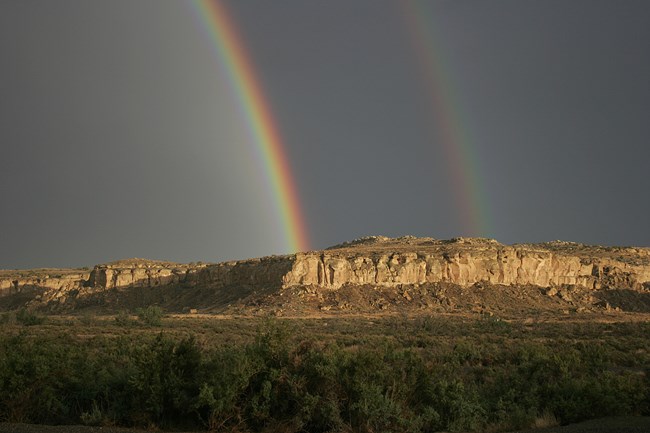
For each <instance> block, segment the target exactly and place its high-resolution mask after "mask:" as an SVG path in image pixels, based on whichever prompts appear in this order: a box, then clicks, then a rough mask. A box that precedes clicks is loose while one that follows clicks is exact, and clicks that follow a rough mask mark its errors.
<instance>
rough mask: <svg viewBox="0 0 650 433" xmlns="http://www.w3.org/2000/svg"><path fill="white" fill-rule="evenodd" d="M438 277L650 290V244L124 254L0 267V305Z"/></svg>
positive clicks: (424, 242)
mask: <svg viewBox="0 0 650 433" xmlns="http://www.w3.org/2000/svg"><path fill="white" fill-rule="evenodd" d="M436 283H448V284H454V285H457V286H460V287H469V286H473V285H476V284H480V283H488V284H492V285H502V286H539V287H563V286H579V287H583V288H586V289H590V290H598V289H629V290H635V291H643V292H645V291H650V249H649V248H615V247H598V246H585V245H580V244H574V243H569V242H559V241H557V242H550V243H544V244H534V245H523V244H522V245H503V244H500V243H498V242H496V241H494V240H490V239H473V238H467V239H465V238H457V239H452V240H449V241H441V240H435V239H431V238H414V237H404V238H397V239H391V238H384V237H369V238H363V239H359V240H356V241H352V242H349V243H345V244H342V245H339V246H336V247H332V248H330V249H327V250H324V251H315V252H308V253H299V254H296V255H288V256H272V257H264V258H260V259H250V260H242V261H232V262H225V263H218V264H202V263H198V264H194V263H192V264H177V263H170V262H160V261H150V260H142V259H130V260H124V261H119V262H113V263H109V264H104V265H97V266H95V267H94V268H93V269H92V270H52V269H42V270H31V271H0V307H2V308H5V309H6V308H15V307H16V306H17V305H18V304H21V303H22V304H24V305H34V304H36V305H52V304H57V305H61V304H65V303H66V302H68V301H70V300H78V299H82V298H88V297H91V296H96V295H97V294H102V293H108V292H111V293H113V292H115V291H118V292H119V291H120V290H123V289H138V290H146V289H147V288H149V289H160V288H167V287H170V288H175V289H174V290H177V289H178V290H185V289H196V290H203V289H207V290H208V291H207V292H205V293H208V294H210V293H211V294H212V295H210V296H214V297H218V296H222V297H223V296H224V294H225V293H227V294H228V299H229V300H228V302H230V300H231V299H236V298H237V297H238V296H239V297H240V298H241V297H244V296H247V295H249V294H251V293H261V292H266V293H268V292H272V291H277V290H282V289H285V290H286V289H291V288H295V287H313V288H316V289H319V288H320V289H323V290H339V289H340V288H342V287H344V286H374V287H377V288H391V287H396V286H402V285H411V286H417V285H429V284H436ZM226 289H227V292H226ZM152 293H153V292H152ZM174 293H179V292H178V291H175V292H174ZM10 299H11V300H12V301H9V300H10ZM3 300H4V301H3Z"/></svg>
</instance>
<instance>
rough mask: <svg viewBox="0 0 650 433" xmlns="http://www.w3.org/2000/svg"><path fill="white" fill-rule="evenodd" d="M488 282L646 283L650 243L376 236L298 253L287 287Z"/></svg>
mask: <svg viewBox="0 0 650 433" xmlns="http://www.w3.org/2000/svg"><path fill="white" fill-rule="evenodd" d="M438 282H444V283H452V284H457V285H460V286H464V287H467V286H471V285H473V284H475V283H481V282H487V283H491V284H501V285H508V286H518V285H534V286H539V287H553V286H563V285H578V286H582V287H586V288H589V289H600V288H603V287H616V288H629V289H642V288H643V286H644V284H646V283H648V282H650V249H647V248H603V247H593V246H584V245H579V244H573V243H569V242H550V243H546V244H537V245H513V246H509V245H502V244H499V243H498V242H496V241H494V240H490V239H462V238H459V239H452V240H450V241H436V240H433V239H418V238H401V239H388V238H381V237H371V238H368V239H367V242H365V243H364V242H363V241H359V242H356V243H354V244H352V245H350V244H343V245H341V246H339V247H335V248H332V249H329V250H326V251H322V252H312V253H305V254H298V255H296V257H295V259H294V261H293V266H292V269H291V271H290V272H289V273H287V274H286V275H284V277H283V284H284V286H285V287H291V286H301V285H316V286H320V287H327V288H332V289H337V288H340V287H341V286H343V285H346V284H370V285H376V286H395V285H400V284H426V283H438Z"/></svg>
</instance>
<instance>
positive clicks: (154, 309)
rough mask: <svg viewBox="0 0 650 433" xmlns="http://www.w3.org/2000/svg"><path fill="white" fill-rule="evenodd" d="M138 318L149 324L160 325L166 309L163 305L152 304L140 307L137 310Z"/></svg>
mask: <svg viewBox="0 0 650 433" xmlns="http://www.w3.org/2000/svg"><path fill="white" fill-rule="evenodd" d="M136 314H137V316H138V319H139V320H140V321H141V322H142V323H144V324H145V325H148V326H160V325H162V318H163V316H164V311H163V309H162V308H161V307H159V306H157V305H150V306H148V307H147V308H138V309H137V310H136Z"/></svg>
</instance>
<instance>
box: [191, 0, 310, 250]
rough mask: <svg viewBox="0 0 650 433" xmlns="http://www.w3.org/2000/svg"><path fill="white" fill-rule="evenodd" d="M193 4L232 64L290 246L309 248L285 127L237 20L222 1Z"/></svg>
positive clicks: (221, 54) (215, 45)
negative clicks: (281, 128)
mask: <svg viewBox="0 0 650 433" xmlns="http://www.w3.org/2000/svg"><path fill="white" fill-rule="evenodd" d="M192 5H193V7H194V10H195V12H196V15H197V16H198V17H199V21H200V22H201V26H202V27H203V29H204V31H205V32H206V34H207V35H208V37H209V39H210V41H211V47H212V49H213V51H214V54H215V55H216V56H217V57H218V58H219V60H220V61H221V63H222V64H223V65H224V66H225V69H227V73H228V77H229V80H230V84H231V87H232V89H233V92H234V93H235V95H236V98H237V100H238V101H239V103H240V105H241V109H242V111H243V112H244V113H245V116H244V117H245V118H246V122H247V124H248V127H249V132H250V134H251V137H252V140H253V141H254V143H255V148H256V151H257V152H258V153H259V158H260V160H261V161H263V164H262V165H263V169H264V172H265V174H266V178H267V179H268V182H269V184H270V190H271V191H272V194H273V196H274V199H273V202H274V203H275V204H276V209H275V211H276V212H277V213H278V216H279V220H280V221H281V222H282V223H281V224H282V230H283V231H284V237H285V240H286V248H287V249H288V250H290V251H291V252H296V251H306V250H309V249H310V244H309V236H308V234H307V228H306V225H305V220H304V217H303V213H302V209H301V206H300V200H299V196H298V191H297V188H296V183H295V181H294V178H293V175H292V173H291V167H290V165H289V161H288V158H287V153H286V150H285V148H284V145H283V143H282V138H281V136H280V131H279V130H278V126H277V124H276V123H275V121H274V119H273V116H272V115H271V110H270V108H269V105H268V102H267V100H266V98H265V97H264V93H263V91H262V87H261V85H260V82H259V80H258V79H257V77H256V75H255V70H254V68H253V64H252V63H251V61H250V59H249V56H248V55H247V52H246V49H245V46H244V44H243V42H242V39H241V37H240V36H239V35H238V33H237V29H236V27H235V23H234V22H233V20H232V18H231V17H230V15H229V14H228V11H227V10H226V8H225V7H224V5H223V4H222V3H221V2H220V1H217V0H194V1H193V3H192Z"/></svg>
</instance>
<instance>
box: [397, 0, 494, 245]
mask: <svg viewBox="0 0 650 433" xmlns="http://www.w3.org/2000/svg"><path fill="white" fill-rule="evenodd" d="M401 3H402V4H403V5H404V12H405V16H406V21H407V22H406V26H407V27H408V29H409V32H410V33H411V39H412V41H413V44H414V46H415V50H416V51H417V55H418V58H419V60H420V62H421V64H422V67H423V69H424V75H425V76H426V80H425V85H426V87H427V92H428V94H429V95H430V99H431V108H432V114H433V117H434V123H433V125H434V127H437V129H436V131H435V133H436V135H437V137H438V139H439V140H440V141H441V142H442V146H443V147H444V152H445V154H446V158H447V162H448V165H449V170H450V172H451V173H450V175H451V177H452V180H451V182H450V184H451V185H453V186H454V187H455V191H454V196H455V197H456V200H457V207H458V212H459V214H460V215H461V220H462V227H463V230H464V231H465V232H467V235H469V236H489V235H490V234H491V224H490V212H489V206H488V202H487V197H486V194H485V192H484V191H483V189H482V185H483V181H482V178H481V176H480V169H479V164H478V161H477V158H476V157H477V151H476V149H475V148H474V147H473V146H472V144H473V140H472V139H471V137H470V134H469V130H468V128H467V125H466V124H465V122H462V121H461V119H463V118H465V117H466V116H464V115H463V113H462V110H461V107H460V106H459V104H458V103H457V102H456V101H457V100H458V98H457V97H456V95H455V94H454V89H455V86H454V85H453V80H452V78H451V74H449V72H448V70H447V68H446V67H445V65H447V64H448V63H449V62H446V61H444V53H443V51H442V50H441V48H440V46H439V44H438V43H437V41H438V40H439V38H438V37H436V35H435V32H434V30H435V29H434V28H432V21H433V20H431V19H429V20H427V15H428V11H427V10H425V8H424V7H421V6H420V5H419V4H418V2H417V0H409V1H404V2H401Z"/></svg>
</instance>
